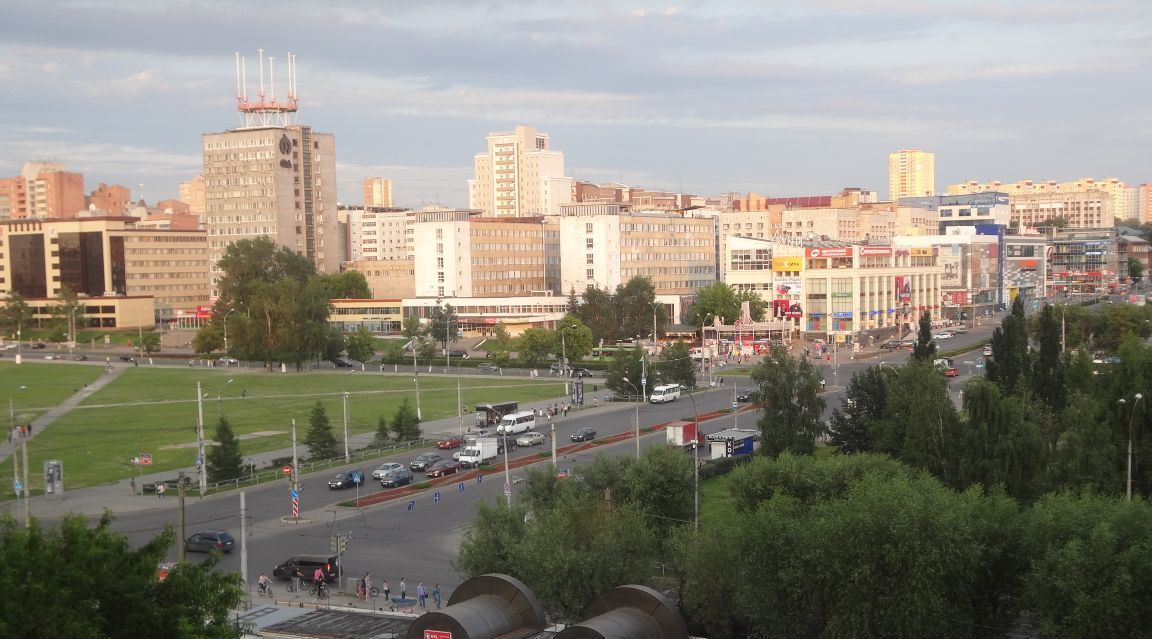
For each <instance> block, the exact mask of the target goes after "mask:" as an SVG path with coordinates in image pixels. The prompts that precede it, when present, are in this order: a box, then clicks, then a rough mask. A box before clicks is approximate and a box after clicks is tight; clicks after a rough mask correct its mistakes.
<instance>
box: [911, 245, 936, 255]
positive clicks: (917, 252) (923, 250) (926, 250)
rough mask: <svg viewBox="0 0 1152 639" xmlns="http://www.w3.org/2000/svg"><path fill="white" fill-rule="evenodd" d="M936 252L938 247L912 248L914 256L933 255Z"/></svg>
mask: <svg viewBox="0 0 1152 639" xmlns="http://www.w3.org/2000/svg"><path fill="white" fill-rule="evenodd" d="M935 254H936V248H935V247H928V248H914V249H912V257H931V256H933V255H935Z"/></svg>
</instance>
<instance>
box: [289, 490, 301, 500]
mask: <svg viewBox="0 0 1152 639" xmlns="http://www.w3.org/2000/svg"><path fill="white" fill-rule="evenodd" d="M291 492H292V499H300V491H298V490H296V489H295V488H293V489H292V491H291Z"/></svg>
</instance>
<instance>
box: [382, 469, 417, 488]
mask: <svg viewBox="0 0 1152 639" xmlns="http://www.w3.org/2000/svg"><path fill="white" fill-rule="evenodd" d="M411 483H412V471H410V470H408V469H407V468H404V467H403V466H401V467H400V468H395V469H392V470H390V471H388V472H387V473H386V474H385V475H384V476H383V477H381V478H380V485H381V486H383V487H384V488H395V487H397V486H406V485H408V484H411Z"/></svg>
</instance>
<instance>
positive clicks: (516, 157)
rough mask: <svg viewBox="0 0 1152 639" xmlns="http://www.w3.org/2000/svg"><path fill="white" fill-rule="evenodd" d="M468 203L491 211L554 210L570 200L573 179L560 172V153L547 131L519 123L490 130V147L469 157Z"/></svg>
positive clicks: (527, 213)
mask: <svg viewBox="0 0 1152 639" xmlns="http://www.w3.org/2000/svg"><path fill="white" fill-rule="evenodd" d="M473 165H474V169H475V175H474V177H473V178H472V179H471V180H468V207H469V208H472V209H476V210H479V211H482V212H483V213H484V215H486V216H489V217H532V216H540V215H556V214H557V213H559V209H560V206H561V205H563V204H567V203H570V202H572V201H573V197H574V190H575V182H574V180H573V179H572V178H570V177H566V176H565V175H564V154H563V153H561V152H559V151H553V150H552V149H551V141H550V139H549V137H548V134H546V133H540V132H538V131H536V129H534V128H532V127H529V126H524V125H519V126H517V127H516V129H515V130H514V131H511V132H506V133H491V134H489V135H488V148H487V150H486V151H485V152H484V153H479V154H477V155H476V156H475V157H474V158H473Z"/></svg>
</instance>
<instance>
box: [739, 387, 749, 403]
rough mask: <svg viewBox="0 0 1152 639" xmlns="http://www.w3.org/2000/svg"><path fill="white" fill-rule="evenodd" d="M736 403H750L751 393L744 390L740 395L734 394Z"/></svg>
mask: <svg viewBox="0 0 1152 639" xmlns="http://www.w3.org/2000/svg"><path fill="white" fill-rule="evenodd" d="M736 401H738V402H750V401H752V391H750V390H746V391H744V392H742V393H737V394H736Z"/></svg>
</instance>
